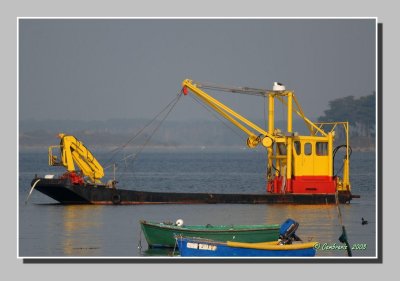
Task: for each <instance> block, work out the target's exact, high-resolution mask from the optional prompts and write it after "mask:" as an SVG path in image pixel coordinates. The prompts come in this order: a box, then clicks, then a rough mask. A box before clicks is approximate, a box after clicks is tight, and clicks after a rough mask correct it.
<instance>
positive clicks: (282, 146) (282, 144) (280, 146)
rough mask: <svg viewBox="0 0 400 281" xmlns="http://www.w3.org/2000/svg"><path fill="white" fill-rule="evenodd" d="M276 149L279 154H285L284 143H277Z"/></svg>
mask: <svg viewBox="0 0 400 281" xmlns="http://www.w3.org/2000/svg"><path fill="white" fill-rule="evenodd" d="M278 151H279V154H280V155H286V145H285V144H284V143H278Z"/></svg>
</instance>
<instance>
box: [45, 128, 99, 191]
mask: <svg viewBox="0 0 400 281" xmlns="http://www.w3.org/2000/svg"><path fill="white" fill-rule="evenodd" d="M58 137H59V138H60V139H61V142H60V145H59V146H50V147H49V164H50V165H51V166H64V167H65V168H66V169H67V171H68V172H75V171H76V169H75V164H76V165H77V166H78V167H79V169H80V170H81V171H82V174H83V175H84V176H87V177H88V178H89V179H90V180H91V181H92V182H93V183H101V181H100V179H101V178H102V177H104V169H103V167H102V166H101V165H100V163H99V162H98V161H97V160H96V158H95V157H94V156H93V154H92V153H91V152H90V151H89V149H88V148H86V147H85V146H84V145H83V143H82V142H81V141H79V140H78V139H77V138H76V137H74V136H70V135H65V134H59V135H58ZM54 148H59V149H60V154H61V159H60V160H59V159H58V158H57V157H56V156H55V155H53V152H52V150H53V149H54Z"/></svg>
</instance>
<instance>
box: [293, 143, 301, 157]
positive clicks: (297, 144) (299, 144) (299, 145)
mask: <svg viewBox="0 0 400 281" xmlns="http://www.w3.org/2000/svg"><path fill="white" fill-rule="evenodd" d="M294 150H296V154H297V155H300V154H301V143H300V142H299V141H295V142H294Z"/></svg>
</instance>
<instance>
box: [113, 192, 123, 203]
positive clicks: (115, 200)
mask: <svg viewBox="0 0 400 281" xmlns="http://www.w3.org/2000/svg"><path fill="white" fill-rule="evenodd" d="M111 201H112V202H113V204H115V205H117V204H120V203H121V196H120V195H119V194H118V193H116V194H113V196H112V198H111Z"/></svg>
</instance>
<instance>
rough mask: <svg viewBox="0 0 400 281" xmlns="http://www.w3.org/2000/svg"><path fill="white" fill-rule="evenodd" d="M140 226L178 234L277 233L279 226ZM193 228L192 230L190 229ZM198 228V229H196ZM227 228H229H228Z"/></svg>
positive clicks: (155, 224)
mask: <svg viewBox="0 0 400 281" xmlns="http://www.w3.org/2000/svg"><path fill="white" fill-rule="evenodd" d="M140 224H141V225H142V226H145V227H152V228H156V229H162V230H176V231H180V232H186V233H190V232H207V233H214V232H215V233H223V232H227V233H230V232H249V231H251V232H259V231H260V232H261V231H267V230H270V231H275V230H277V231H279V229H280V225H279V224H268V225H263V224H258V225H212V226H211V227H207V226H203V225H192V226H190V228H188V227H187V226H176V225H168V224H165V225H160V223H156V222H149V221H145V220H141V221H140ZM247 226H256V227H254V228H252V227H247ZM192 227H193V228H192ZM196 227H198V228H196ZM228 227H229V228H228ZM237 227H246V228H237Z"/></svg>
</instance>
